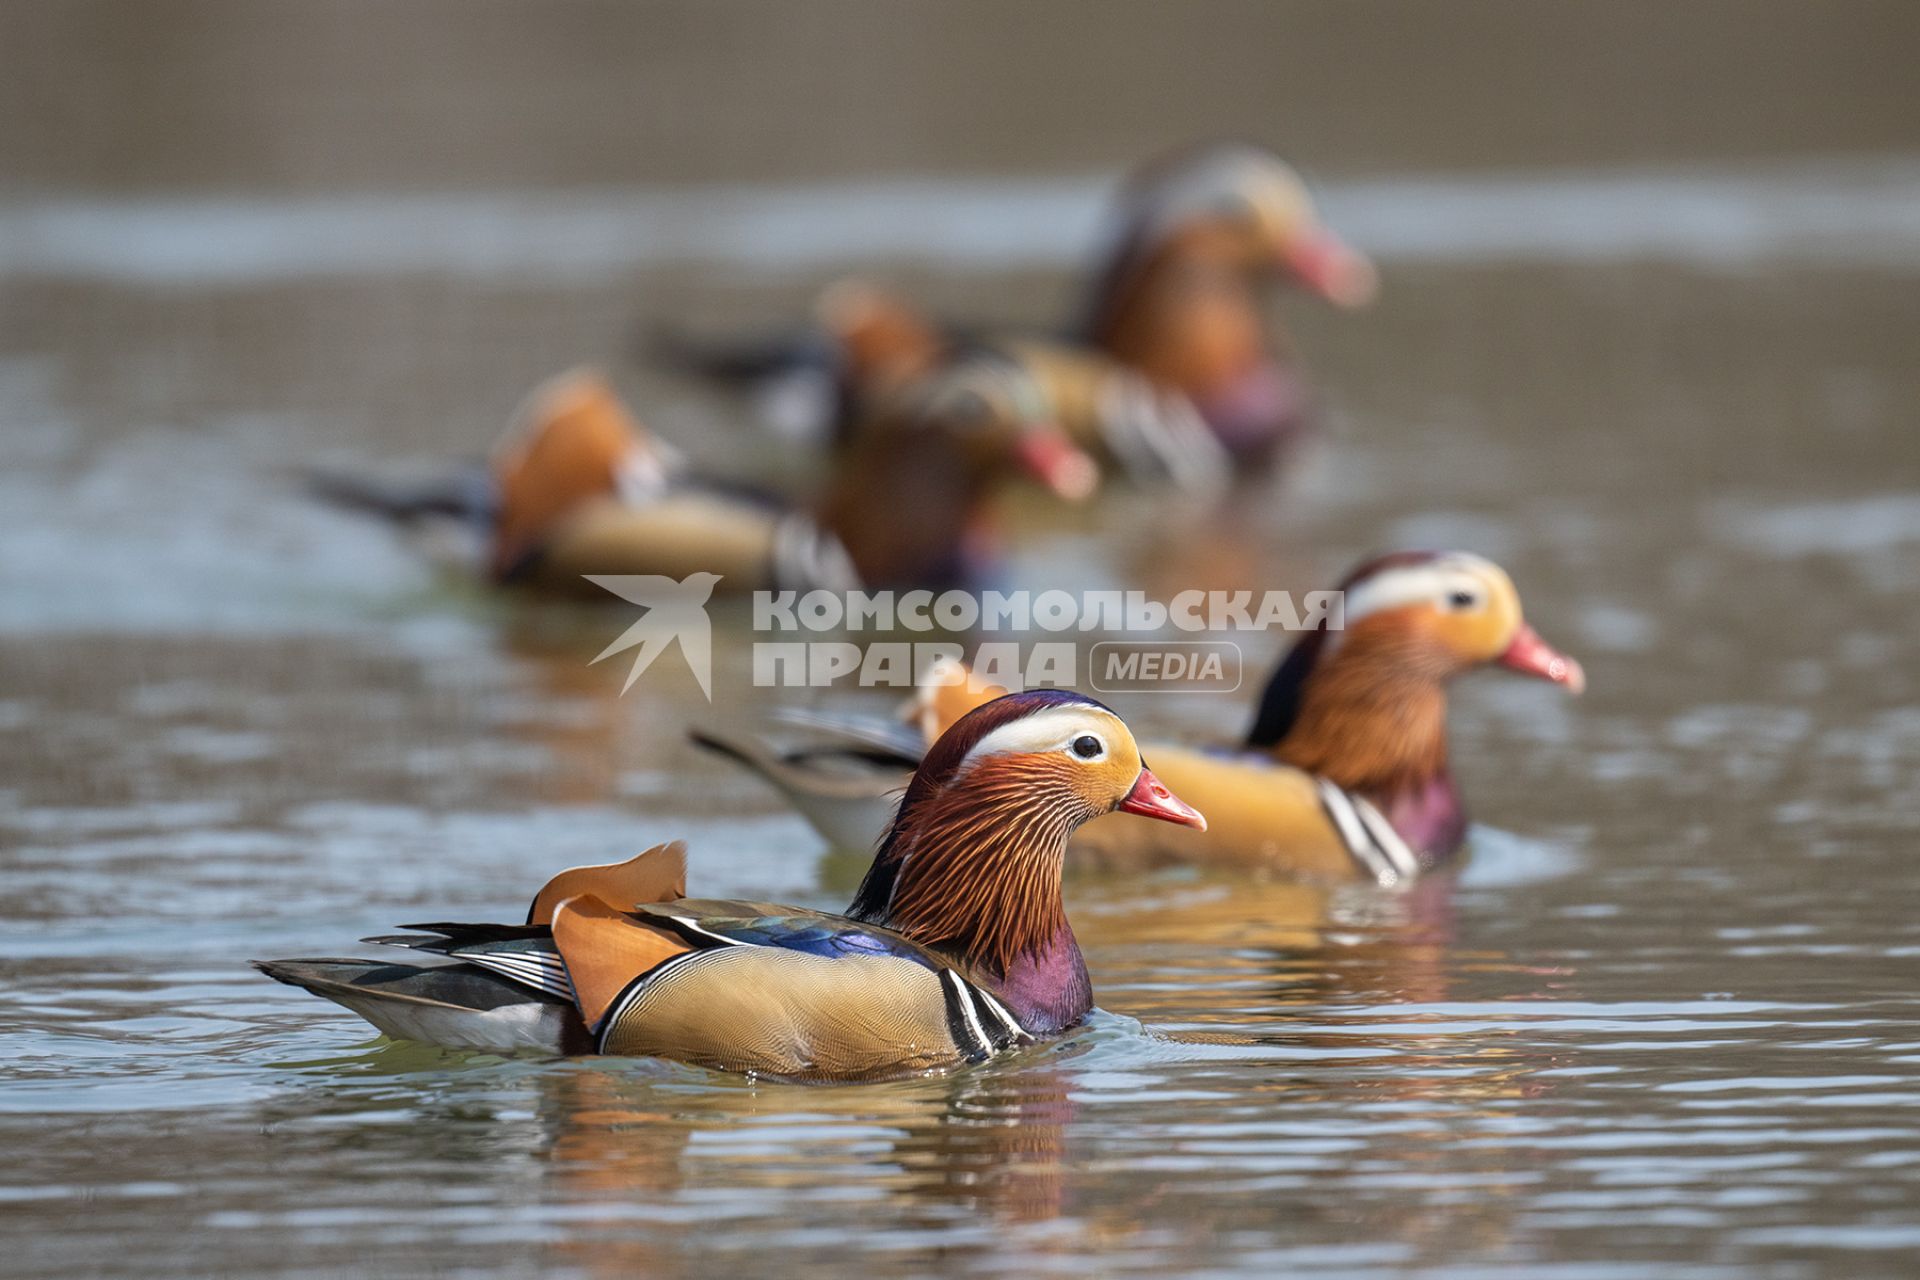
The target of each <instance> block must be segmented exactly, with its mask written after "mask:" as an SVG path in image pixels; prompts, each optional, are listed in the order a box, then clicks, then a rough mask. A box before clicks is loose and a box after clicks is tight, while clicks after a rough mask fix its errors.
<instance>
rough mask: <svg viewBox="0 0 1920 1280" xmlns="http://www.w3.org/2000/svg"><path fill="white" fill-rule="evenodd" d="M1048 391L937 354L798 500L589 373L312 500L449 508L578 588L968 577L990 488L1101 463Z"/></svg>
mask: <svg viewBox="0 0 1920 1280" xmlns="http://www.w3.org/2000/svg"><path fill="white" fill-rule="evenodd" d="M1049 407H1050V401H1049V399H1048V396H1047V394H1046V392H1045V390H1044V389H1043V388H1041V387H1040V386H1038V385H1037V384H1036V383H1035V382H1034V380H1033V379H1032V378H1031V377H1029V376H1027V374H1026V373H1025V372H1024V371H1023V370H1022V369H1021V368H1020V367H1019V366H1018V365H1016V364H1013V363H1012V362H1009V361H1006V360H1004V359H1000V358H998V357H992V356H987V355H979V356H971V357H967V358H964V359H958V360H954V361H951V362H948V363H945V364H943V365H941V366H939V367H937V368H934V369H932V370H930V371H928V372H927V373H926V374H924V375H923V376H920V377H917V378H914V379H910V380H907V381H905V382H903V383H902V384H901V385H900V386H899V387H897V388H893V389H890V390H889V391H888V392H887V393H886V394H884V395H880V396H876V397H875V398H874V399H873V400H872V401H871V402H870V403H868V404H867V405H865V406H864V407H863V410H862V413H861V416H860V418H859V420H858V421H857V422H855V423H854V424H852V425H851V427H850V428H849V430H848V433H847V441H846V444H845V446H844V447H843V449H842V450H841V452H840V455H839V456H838V457H836V459H835V460H834V463H833V465H832V467H831V469H830V473H829V475H828V477H827V478H826V480H825V482H824V484H823V485H822V487H821V490H820V492H819V494H818V495H817V497H816V498H815V499H814V500H813V501H812V502H811V503H810V504H795V503H793V502H790V501H788V500H785V499H783V498H780V497H777V496H775V495H772V494H769V493H765V492H762V491H758V490H755V489H752V488H749V487H747V486H743V485H736V484H730V483H728V482H726V481H725V480H722V479H718V478H715V477H712V476H703V475H697V474H695V473H693V472H692V471H691V469H690V468H688V467H687V465H686V464H685V462H684V460H683V459H682V458H681V456H680V455H679V454H678V452H677V451H675V450H673V449H672V448H671V447H670V446H668V445H666V444H664V443H663V442H661V441H659V440H658V439H657V438H655V437H654V436H653V435H652V434H651V433H650V432H648V431H647V430H646V429H645V428H644V427H643V426H641V424H640V423H639V422H638V421H637V420H636V419H635V418H634V416H633V414H632V413H631V412H630V411H629V410H628V408H627V407H626V405H625V404H623V403H622V402H621V400H620V398H619V396H618V395H617V393H615V391H614V390H613V388H612V386H611V385H610V384H609V383H608V382H607V380H606V379H605V378H604V377H603V376H602V375H600V374H599V373H597V372H594V371H591V370H574V371H572V372H570V373H567V374H563V375H561V376H560V377H557V378H555V379H553V380H551V381H549V382H548V383H546V384H545V385H543V386H542V387H541V388H540V389H539V390H537V391H536V392H535V393H534V394H533V396H532V397H531V398H530V399H529V400H528V401H527V403H526V405H525V406H524V407H523V408H522V410H521V411H520V413H519V414H518V415H517V417H516V419H515V422H514V424H513V426H512V427H511V428H510V429H509V430H508V432H507V433H506V435H505V437H504V438H503V440H502V442H501V443H500V445H499V446H498V447H497V448H496V449H495V450H494V453H493V456H492V458H491V460H490V461H489V462H488V463H486V464H485V465H484V466H476V467H473V468H469V469H467V470H466V471H465V472H462V473H460V474H458V475H455V476H453V477H450V478H447V479H444V480H436V481H433V482H431V483H428V484H425V485H408V484H387V483H383V482H380V481H376V480H367V479H362V478H358V477H346V476H322V477H317V478H316V480H315V487H316V489H317V490H318V492H320V493H321V495H322V496H324V497H327V498H329V499H332V500H334V501H338V502H342V503H344V504H347V505H351V506H355V507H358V508H362V509H369V510H374V511H377V512H379V513H381V514H383V515H386V516H388V517H391V518H393V519H395V520H399V521H402V522H413V521H417V520H421V519H429V518H439V517H448V516H452V517H455V518H458V519H460V520H462V521H464V522H465V523H467V524H468V525H470V526H472V527H474V528H475V529H477V530H479V531H480V533H481V535H482V537H483V538H484V539H485V541H486V543H487V548H488V550H487V553H486V563H487V572H488V575H489V576H490V578H491V579H492V580H493V581H495V582H497V583H501V584H512V585H523V586H532V587H538V588H544V589H549V590H557V591H565V592H579V593H588V592H592V591H594V588H592V587H591V586H589V585H588V584H587V583H586V581H585V578H586V576H587V575H590V574H661V575H665V576H668V577H672V578H685V577H687V576H688V575H690V574H694V573H704V574H717V575H719V577H720V585H719V588H718V589H719V590H720V591H722V592H726V593H741V592H747V591H753V590H758V589H762V588H794V589H799V590H806V589H810V588H824V589H828V590H850V589H853V588H855V587H857V586H861V585H867V586H874V587H928V588H939V587H946V586H955V585H964V584H967V583H970V582H973V581H975V580H976V579H977V578H978V577H980V576H982V575H984V574H986V573H988V572H989V571H990V570H991V568H992V565H993V562H994V557H995V554H996V546H997V539H996V521H995V513H994V503H993V500H994V498H995V497H996V495H997V493H998V491H999V489H1000V488H1001V487H1002V486H1004V485H1005V484H1006V483H1008V482H1009V481H1012V480H1014V479H1016V478H1021V477H1025V478H1031V479H1033V480H1035V481H1037V482H1038V483H1039V484H1041V485H1042V486H1043V487H1044V488H1045V489H1046V490H1047V491H1049V492H1051V493H1052V494H1054V495H1055V496H1057V497H1059V498H1061V499H1063V500H1067V501H1079V500H1082V499H1084V498H1085V497H1087V495H1088V494H1090V493H1091V492H1092V491H1093V489H1094V487H1095V486H1096V485H1097V483H1098V481H1099V468H1098V466H1097V464H1095V463H1094V462H1093V460H1092V459H1091V458H1089V457H1088V456H1087V455H1086V454H1085V453H1084V452H1083V451H1082V450H1080V449H1079V448H1078V447H1077V446H1075V445H1074V444H1073V443H1072V441H1071V440H1069V439H1067V438H1066V436H1065V435H1064V434H1063V433H1062V432H1061V430H1060V429H1059V427H1058V426H1057V425H1055V423H1054V422H1053V421H1052V419H1051V417H1050V416H1049Z"/></svg>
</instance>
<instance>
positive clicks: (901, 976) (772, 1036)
mask: <svg viewBox="0 0 1920 1280" xmlns="http://www.w3.org/2000/svg"><path fill="white" fill-rule="evenodd" d="M1114 812H1124V813H1129V814H1138V815H1141V816H1145V817H1151V818H1157V819H1160V820H1162V821H1165V822H1170V823H1178V824H1181V825H1184V826H1190V827H1193V828H1196V829H1204V828H1205V825H1206V823H1205V819H1203V818H1202V817H1201V816H1200V814H1199V813H1198V812H1197V811H1196V810H1194V809H1192V808H1191V807H1189V806H1188V805H1186V804H1185V803H1183V802H1182V801H1181V800H1179V799H1178V798H1177V797H1176V796H1174V795H1173V794H1172V793H1171V792H1170V791H1169V790H1168V789H1167V788H1166V787H1165V786H1164V785H1163V784H1162V783H1160V782H1159V780H1158V779H1157V778H1155V776H1154V775H1153V774H1152V773H1151V772H1150V771H1149V770H1148V769H1147V768H1146V766H1145V765H1144V764H1143V763H1142V761H1141V759H1140V752H1139V748H1138V747H1137V746H1136V745H1135V743H1134V740H1133V735H1132V734H1131V733H1130V732H1129V731H1128V729H1127V727H1126V725H1125V724H1123V723H1122V722H1121V721H1120V718H1119V717H1118V716H1116V715H1114V714H1113V712H1111V711H1109V710H1108V709H1107V708H1105V707H1103V706H1101V705H1100V704H1099V703H1097V702H1094V701H1092V700H1091V699H1087V698H1083V697H1081V696H1079V695H1077V694H1073V693H1066V692H1062V691H1059V690H1032V691H1029V692H1026V693H1020V694H1013V695H1009V696H1006V697H1002V698H999V699H996V700H994V701H991V702H989V703H987V704H985V705H983V706H980V707H978V708H975V709H974V710H972V711H970V712H968V713H967V714H965V715H964V716H962V717H961V718H960V720H959V721H958V722H956V723H955V724H954V725H953V726H952V727H951V728H950V729H948V730H947V731H946V732H945V733H944V734H942V735H941V737H940V739H939V740H938V741H937V742H935V743H934V745H933V746H932V747H931V748H930V749H929V750H928V751H927V753H926V757H925V759H924V760H923V761H922V762H921V764H920V767H919V769H918V770H917V771H916V772H915V774H914V776H913V779H912V782H911V784H910V785H909V786H908V788H907V793H906V796H905V799H904V800H903V802H902V803H901V805H900V808H899V812H898V813H897V814H896V815H895V816H894V818H893V820H892V822H891V824H890V825H889V828H888V830H887V833H886V838H885V839H884V840H883V841H882V842H881V844H880V847H879V850H878V852H877V853H876V854H875V856H874V859H873V865H872V867H871V868H870V870H869V871H868V873H867V876H866V879H865V881H864V882H863V883H862V884H861V886H860V889H859V892H858V893H857V894H856V895H855V897H854V900H853V903H852V905H851V906H850V907H849V908H848V910H847V913H846V914H845V915H840V916H836V915H829V914H827V913H824V912H819V911H810V910H806V909H804V908H800V907H777V906H769V905H767V904H765V903H757V902H733V901H708V900H700V899H688V898H686V897H685V896H684V895H685V891H686V889H685V885H686V855H685V848H684V846H681V845H677V844H676V845H663V846H659V847H657V848H654V849H650V850H648V851H647V852H646V853H643V854H641V855H640V856H639V857H637V858H635V859H633V860H632V861H630V862H627V863H624V864H617V865H612V866H605V867H582V868H575V869H573V870H571V871H567V872H563V873H562V874H561V875H559V876H557V877H555V878H554V879H553V880H552V881H549V882H548V884H547V885H546V886H545V887H544V888H542V889H541V891H540V892H539V893H538V894H537V895H536V896H535V898H534V900H533V904H532V906H531V907H530V908H529V910H528V915H527V921H526V923H525V924H524V925H459V924H433V925H416V926H409V927H410V928H414V929H417V930H420V931H421V932H420V933H418V934H416V935H405V936H398V937H392V938H381V939H371V941H379V942H391V943H397V944H399V945H403V946H408V947H413V948H416V949H418V950H422V951H427V952H434V953H438V954H440V955H443V956H446V957H448V958H449V959H448V961H447V962H445V963H434V964H426V965H419V964H395V963H387V962H381V961H374V960H338V959H320V960H275V961H266V962H261V963H260V964H259V966H258V967H259V968H260V969H261V970H262V971H263V972H265V973H266V974H267V975H268V976H269V977H272V978H274V979H276V980H278V981H281V982H285V983H288V984H290V985H293V986H297V987H302V988H304V989H306V990H308V991H311V992H313V993H314V994H316V995H320V996H324V997H326V998H327V999H330V1000H333V1001H336V1002H337V1003H339V1004H342V1005H344V1006H346V1007H347V1008H349V1009H351V1010H353V1011H354V1012H355V1013H358V1014H360V1015H361V1016H362V1017H364V1018H366V1019H367V1020H368V1021H369V1022H371V1023H372V1024H373V1025H374V1026H376V1027H378V1028H379V1029H380V1030H381V1031H383V1032H385V1033H386V1034H388V1035H390V1036H394V1037H396V1038H400V1039H413V1040H423V1041H427V1042H430V1043H435V1044H442V1045H448V1046H451V1047H461V1048H483V1049H490V1050H496V1051H501V1050H512V1049H520V1048H533V1049H540V1050H546V1051H549V1052H556V1053H563V1052H564V1053H581V1052H599V1053H611V1054H630V1055H645V1056H653V1057H664V1058H671V1059H675V1060H678V1061H682V1062H688V1063H693V1064H695V1065H699V1066H706V1067H713V1068H718V1069H722V1070H730V1071H744V1072H752V1073H756V1074H761V1075H771V1076H779V1077H783V1078H790V1079H803V1080H807V1079H811V1080H822V1079H860V1078H873V1077H883V1076H895V1075H906V1074H912V1073H917V1072H923V1071H928V1070H937V1069H943V1068H948V1067H955V1066H959V1065H961V1064H963V1063H967V1062H977V1061H981V1060H983V1059H985V1058H987V1057H990V1056H991V1055H993V1054H994V1053H997V1052H999V1051H1001V1050H1003V1049H1007V1048H1010V1047H1013V1046H1016V1045H1021V1044H1029V1043H1032V1042H1034V1041H1037V1040H1044V1039H1047V1038H1049V1037H1052V1036H1056V1035H1059V1034H1060V1033H1061V1032H1063V1031H1065V1030H1067V1029H1068V1028H1070V1027H1072V1026H1074V1025H1076V1024H1077V1023H1079V1022H1080V1021H1081V1020H1082V1019H1083V1018H1085V1017H1086V1015H1087V1013H1088V1012H1089V1010H1091V1009H1092V1007H1093V989H1092V984H1091V982H1090V981H1089V979H1088V977H1087V969H1086V965H1085V962H1084V961H1083V960H1082V958H1081V954H1080V949H1079V946H1078V944H1077V943H1076V942H1075V940H1074V936H1073V930H1072V928H1071V926H1070V925H1069V924H1068V922H1067V917H1066V912H1065V908H1064V906H1063V905H1062V902H1061V892H1060V875H1061V863H1062V859H1063V857H1064V855H1065V851H1066V843H1067V839H1068V837H1069V836H1070V835H1071V834H1072V833H1073V831H1074V830H1076V829H1077V828H1078V827H1079V826H1080V825H1081V824H1082V823H1084V822H1086V821H1088V820H1089V819H1092V818H1095V817H1099V816H1101V815H1103V814H1109V813H1114Z"/></svg>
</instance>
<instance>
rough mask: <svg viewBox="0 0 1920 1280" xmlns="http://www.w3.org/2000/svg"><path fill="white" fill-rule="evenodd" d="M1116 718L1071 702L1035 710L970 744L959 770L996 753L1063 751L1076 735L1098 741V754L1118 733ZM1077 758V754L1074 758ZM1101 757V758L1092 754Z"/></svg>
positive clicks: (1104, 751) (1103, 754)
mask: <svg viewBox="0 0 1920 1280" xmlns="http://www.w3.org/2000/svg"><path fill="white" fill-rule="evenodd" d="M1119 723H1120V721H1119V718H1118V717H1117V716H1115V715H1113V714H1112V713H1110V712H1106V711H1102V710H1100V709H1099V708H1098V707H1089V706H1085V705H1080V704H1070V705H1068V706H1062V707H1049V708H1047V709H1046V710H1044V711H1036V712H1034V713H1033V714H1032V715H1029V716H1022V717H1020V719H1018V720H1015V721H1013V722H1011V723H1009V724H1003V725H1001V726H1000V727H999V728H998V729H995V730H994V731H993V732H992V733H989V734H988V735H987V736H986V737H984V738H982V739H980V741H978V742H976V743H975V744H974V745H973V750H971V751H969V752H967V754H966V757H965V758H964V759H963V760H961V762H960V767H961V769H966V768H967V767H969V766H970V765H973V764H975V763H976V762H978V761H979V760H982V759H984V758H985V757H987V756H996V755H1035V754H1039V753H1042V752H1047V751H1066V750H1068V749H1069V748H1071V746H1072V745H1073V742H1074V740H1075V739H1076V738H1080V737H1082V736H1088V737H1094V738H1098V739H1099V740H1100V748H1101V756H1102V757H1103V756H1105V755H1106V754H1107V753H1108V752H1109V751H1110V750H1111V746H1110V744H1111V743H1112V742H1114V741H1115V740H1116V738H1117V735H1116V734H1115V732H1114V728H1115V726H1117V725H1119ZM1075 758H1076V759H1078V758H1079V757H1075ZM1095 758H1096V759H1097V758H1100V757H1095Z"/></svg>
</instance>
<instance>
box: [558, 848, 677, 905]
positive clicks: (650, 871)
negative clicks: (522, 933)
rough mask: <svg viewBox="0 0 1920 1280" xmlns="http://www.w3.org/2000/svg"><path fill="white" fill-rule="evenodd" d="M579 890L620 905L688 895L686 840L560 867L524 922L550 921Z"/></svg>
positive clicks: (668, 899)
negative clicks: (609, 860)
mask: <svg viewBox="0 0 1920 1280" xmlns="http://www.w3.org/2000/svg"><path fill="white" fill-rule="evenodd" d="M579 894H592V895H593V896H594V897H596V898H599V899H601V900H603V901H605V902H612V903H618V904H621V905H623V906H632V905H635V904H638V903H642V902H672V901H673V900H674V899H675V898H684V897H686V896H687V846H686V842H685V841H681V840H675V841H673V842H672V843H670V844H657V845H655V846H653V848H651V849H648V850H646V851H645V852H644V853H639V854H636V855H635V856H633V857H632V858H629V859H628V860H627V861H625V862H613V863H608V864H607V865H605V866H598V867H574V868H572V869H571V870H567V871H562V872H561V873H560V874H559V875H557V876H555V877H554V878H553V879H551V880H549V881H547V883H546V885H545V887H543V888H542V889H541V890H540V892H539V893H537V894H535V895H534V898H533V905H532V906H531V907H529V908H528V909H527V923H528V924H552V923H553V911H554V908H555V907H558V906H559V905H560V904H561V903H562V902H564V901H566V900H567V899H568V898H571V897H574V896H576V895H579Z"/></svg>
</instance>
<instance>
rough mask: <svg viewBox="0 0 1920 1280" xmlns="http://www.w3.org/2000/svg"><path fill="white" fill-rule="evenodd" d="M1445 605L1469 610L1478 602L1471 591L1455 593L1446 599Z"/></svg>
mask: <svg viewBox="0 0 1920 1280" xmlns="http://www.w3.org/2000/svg"><path fill="white" fill-rule="evenodd" d="M1447 603H1448V604H1450V605H1452V606H1453V607H1454V608H1456V609H1471V608H1473V606H1474V605H1476V604H1478V603H1480V601H1479V599H1478V597H1476V596H1475V595H1474V594H1473V592H1471V591H1456V592H1454V593H1453V594H1452V595H1450V596H1448V597H1447Z"/></svg>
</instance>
